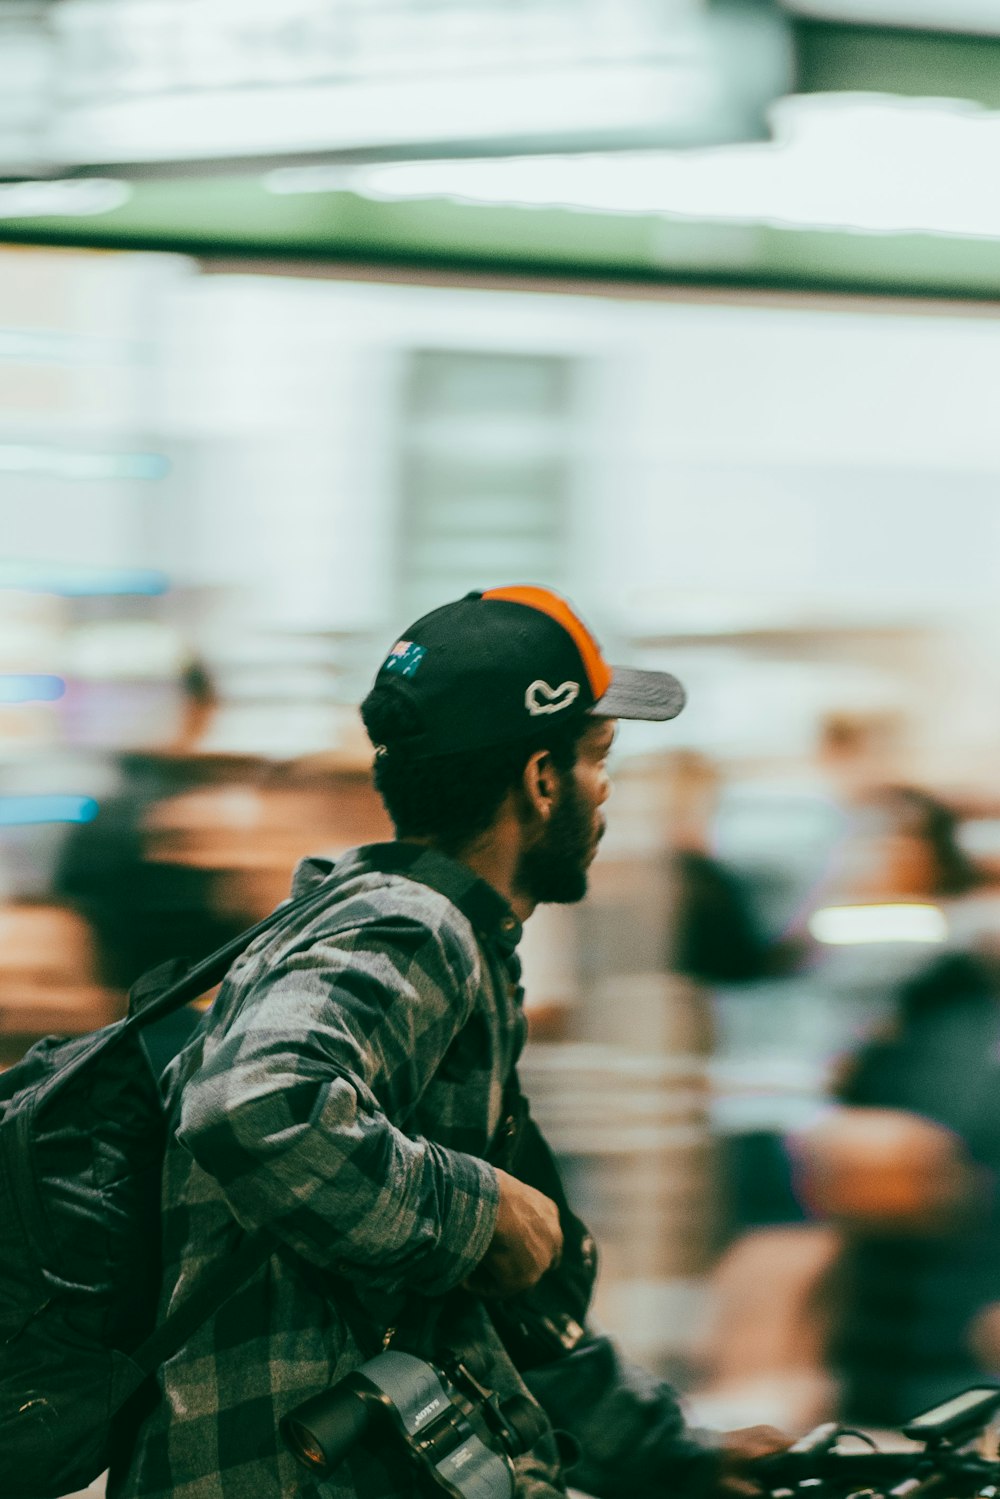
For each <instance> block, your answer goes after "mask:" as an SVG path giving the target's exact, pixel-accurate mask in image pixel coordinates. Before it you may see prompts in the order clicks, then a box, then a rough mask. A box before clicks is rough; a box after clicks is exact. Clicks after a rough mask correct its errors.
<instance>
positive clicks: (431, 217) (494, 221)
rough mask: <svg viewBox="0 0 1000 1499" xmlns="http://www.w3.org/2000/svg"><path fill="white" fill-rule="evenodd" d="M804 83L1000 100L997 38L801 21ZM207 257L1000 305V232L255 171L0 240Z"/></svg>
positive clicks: (5, 227) (167, 182) (181, 182)
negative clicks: (821, 223) (365, 186)
mask: <svg viewBox="0 0 1000 1499" xmlns="http://www.w3.org/2000/svg"><path fill="white" fill-rule="evenodd" d="M795 34H796V40H797V46H798V53H799V60H800V69H799V74H800V83H799V86H800V87H801V88H802V89H803V90H806V91H816V90H823V91H827V90H843V89H864V90H868V91H870V90H877V91H880V92H882V91H891V92H895V93H899V94H909V95H937V96H941V95H950V96H954V97H964V98H973V99H978V100H980V102H982V103H984V104H987V105H995V106H996V107H998V108H1000V38H982V37H980V38H969V37H952V36H936V35H931V34H929V33H924V32H909V31H903V30H890V29H888V28H879V27H859V26H844V25H840V26H838V25H834V24H832V23H825V22H814V21H804V20H803V21H798V22H796V24H795ZM3 240H7V241H8V242H9V243H19V244H37V245H67V246H84V247H91V248H95V249H102V248H106V249H120V250H168V251H170V250H173V251H178V252H181V253H185V254H191V255H196V256H200V257H207V258H211V257H217V258H223V257H224V258H227V259H229V258H250V259H267V258H277V259H283V260H301V261H303V262H307V261H308V262H328V263H337V262H340V263H345V262H359V261H361V262H367V263H370V264H373V265H393V266H399V267H403V268H407V267H410V268H432V269H437V270H442V271H449V270H451V271H456V272H461V273H469V274H473V275H474V274H476V273H503V274H509V275H516V276H520V275H526V276H536V277H537V276H542V277H547V278H553V279H559V278H562V279H569V278H575V277H581V276H583V277H593V278H597V279H604V280H609V281H616V282H622V283H629V282H634V283H637V284H639V283H647V284H648V283H653V284H657V283H661V284H667V283H671V282H690V283H698V284H703V285H723V286H732V285H740V286H748V287H750V286H759V287H777V288H787V289H790V290H812V291H829V292H872V293H879V294H890V295H900V296H914V295H916V296H931V297H934V296H938V297H975V298H990V299H1000V242H995V241H992V240H985V239H979V240H976V239H962V238H958V237H950V236H935V235H920V234H885V235H883V234H867V233H848V232H841V231H832V230H831V231H826V230H799V229H790V228H788V227H779V226H773V225H767V224H725V223H717V222H693V221H690V220H683V219H672V218H670V217H668V216H665V215H658V214H611V213H601V212H597V211H589V210H574V209H567V208H532V207H512V206H505V205H489V204H474V203H459V202H455V201H452V200H450V199H412V200H406V201H399V202H384V201H373V200H370V199H366V198H363V197H360V196H357V195H355V194H352V193H345V192H337V193H325V194H304V195H302V196H291V195H289V196H276V195H274V194H271V193H268V192H267V191H266V190H265V189H264V187H263V185H262V183H261V180H260V178H259V177H258V176H251V175H249V174H244V175H238V174H236V173H233V174H232V175H225V176H220V177H201V176H192V177H187V178H174V179H169V178H164V179H157V178H151V179H148V180H146V181H139V182H136V183H135V184H134V191H133V195H132V197H131V198H130V200H129V201H128V202H127V203H125V204H123V205H122V206H121V207H120V208H117V209H115V210H113V211H112V212H110V213H107V214H102V215H100V216H99V217H93V218H76V219H74V218H62V219H60V218H51V219H37V218H35V219H24V220H21V221H15V220H6V221H0V241H3Z"/></svg>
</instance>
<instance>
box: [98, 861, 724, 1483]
mask: <svg viewBox="0 0 1000 1499" xmlns="http://www.w3.org/2000/svg"><path fill="white" fill-rule="evenodd" d="M321 881H322V882H323V883H324V885H325V888H327V889H328V891H329V900H328V901H321V903H320V908H319V909H317V908H316V907H314V906H312V905H310V906H309V909H308V910H307V911H306V912H304V913H302V912H299V913H294V912H293V913H290V915H289V920H288V922H287V923H282V924H280V925H279V926H278V928H276V929H275V930H273V931H272V932H269V933H267V934H265V935H264V936H262V937H259V938H258V939H257V940H256V941H255V942H254V943H253V944H252V945H251V946H250V947H249V948H248V949H247V950H246V952H245V953H244V954H243V955H242V956H241V957H240V958H239V959H238V960H237V961H236V963H235V964H234V965H233V967H232V968H231V970H230V972H229V974H228V975H227V978H226V980H225V982H224V984H223V986H222V988H221V990H220V992H219V995H218V997H217V999H216V1000H215V1003H214V1004H213V1006H212V1009H211V1011H210V1012H209V1013H208V1015H207V1016H206V1018H205V1021H204V1025H203V1027H202V1028H201V1030H200V1032H199V1034H198V1036H197V1037H196V1038H195V1040H194V1041H192V1042H191V1043H190V1044H189V1045H188V1046H187V1047H186V1048H185V1049H184V1051H183V1052H181V1054H180V1056H179V1057H178V1058H177V1059H176V1061H175V1062H174V1064H173V1066H172V1069H171V1071H170V1072H169V1073H168V1076H167V1079H166V1087H167V1090H168V1093H167V1096H168V1103H169V1106H170V1123H169V1131H168V1141H167V1148H166V1157H165V1166H164V1177H163V1197H162V1202H163V1263H164V1277H163V1293H162V1298H161V1305H160V1313H161V1315H164V1314H165V1313H166V1312H167V1310H168V1309H171V1308H173V1307H175V1306H177V1305H180V1304H183V1303H184V1302H185V1301H186V1299H187V1298H188V1297H189V1296H190V1295H191V1294H192V1292H193V1290H194V1289H196V1288H197V1286H198V1285H199V1284H201V1283H203V1281H204V1279H205V1278H206V1277H208V1276H209V1275H212V1274H215V1273H217V1269H216V1267H217V1266H218V1264H219V1263H220V1262H225V1257H226V1256H231V1255H232V1254H233V1253H234V1252H235V1250H236V1249H237V1248H238V1246H239V1245H240V1244H241V1243H244V1242H245V1236H246V1235H247V1234H255V1233H260V1232H263V1233H264V1234H266V1235H267V1236H269V1237H270V1238H271V1239H273V1241H274V1244H275V1252H274V1253H272V1254H271V1255H270V1257H269V1258H268V1259H267V1261H266V1263H264V1264H262V1265H261V1267H260V1269H259V1271H258V1272H257V1273H255V1274H254V1275H253V1277H252V1278H251V1279H250V1280H249V1281H248V1282H247V1283H246V1284H245V1285H244V1286H243V1287H242V1288H241V1289H240V1290H238V1291H237V1292H236V1293H235V1294H234V1295H232V1296H231V1298H230V1299H229V1300H228V1301H227V1302H226V1303H225V1304H224V1305H223V1306H222V1307H221V1308H220V1309H219V1310H218V1311H217V1312H216V1314H215V1315H214V1316H213V1317H211V1318H209V1320H208V1321H207V1322H206V1323H205V1324H204V1325H203V1326H202V1327H201V1328H200V1329H199V1331H198V1332H197V1333H195V1335H194V1336H193V1337H192V1338H191V1339H190V1340H189V1341H188V1343H187V1344H186V1345H185V1347H184V1348H182V1349H181V1350H180V1352H178V1353H177V1354H176V1355H174V1357H172V1358H170V1359H168V1360H167V1362H166V1363H165V1364H164V1366H163V1367H162V1369H161V1370H160V1372H159V1375H158V1380H159V1385H160V1399H159V1400H158V1401H157V1402H156V1404H155V1406H154V1407H153V1409H152V1410H151V1412H150V1414H149V1415H148V1416H147V1418H146V1420H145V1421H144V1423H143V1424H142V1426H141V1427H140V1429H139V1433H138V1436H137V1439H136V1441H135V1444H134V1446H133V1449H132V1451H131V1454H130V1455H128V1456H127V1457H126V1458H124V1459H123V1460H122V1461H121V1462H120V1463H119V1464H116V1465H115V1467H114V1468H113V1471H112V1475H111V1481H110V1484H109V1496H110V1499H168V1496H169V1499H357V1496H362V1499H408V1496H411V1495H413V1496H415V1495H416V1494H417V1493H418V1489H417V1486H416V1481H415V1475H414V1473H413V1470H412V1468H411V1467H410V1466H409V1465H408V1463H409V1460H408V1459H407V1458H406V1457H405V1455H404V1454H403V1453H402V1451H401V1448H402V1444H401V1443H399V1442H393V1441H392V1440H390V1441H382V1442H373V1443H371V1444H370V1445H369V1444H361V1445H359V1446H358V1447H357V1448H356V1449H355V1450H354V1452H353V1453H352V1455H351V1456H350V1457H349V1458H348V1459H347V1461H346V1462H345V1463H343V1464H342V1465H341V1466H340V1467H339V1468H338V1469H337V1470H336V1472H335V1473H334V1475H333V1476H332V1477H331V1478H330V1479H328V1480H326V1481H325V1482H320V1481H318V1480H316V1479H314V1478H313V1477H311V1476H310V1474H309V1473H308V1472H307V1471H306V1470H305V1469H303V1468H301V1467H300V1466H299V1465H298V1464H297V1463H296V1462H295V1460H294V1459H293V1458H292V1457H291V1455H290V1454H289V1453H288V1452H287V1451H286V1450H285V1448H284V1446H283V1444H282V1443H281V1441H280V1439H279V1436H278V1423H279V1421H280V1419H281V1417H282V1416H283V1415H285V1414H286V1412H288V1411H290V1410H292V1409H293V1408H294V1407H295V1406H297V1405H299V1404H300V1403H301V1402H302V1401H303V1400H305V1399H307V1398H309V1397H310V1396H311V1395H314V1394H317V1393H318V1392H319V1391H321V1390H323V1389H326V1388H327V1387H328V1386H329V1385H330V1384H332V1383H333V1382H334V1381H336V1380H337V1379H339V1378H341V1377H342V1376H343V1375H344V1374H346V1373H348V1372H349V1371H350V1370H351V1369H353V1368H356V1367H357V1366H358V1365H359V1364H360V1363H362V1362H363V1361H364V1360H365V1359H366V1358H369V1357H371V1356H372V1354H373V1353H374V1352H375V1351H377V1348H378V1346H379V1339H380V1335H381V1333H382V1332H383V1331H385V1330H386V1329H388V1328H389V1327H390V1326H396V1325H398V1326H400V1327H405V1326H406V1325H407V1320H408V1318H410V1317H411V1315H412V1313H413V1310H414V1308H415V1307H417V1308H420V1307H423V1308H427V1307H432V1306H434V1305H440V1304H441V1299H442V1298H443V1297H445V1296H446V1293H448V1292H449V1291H451V1290H452V1289H453V1288H454V1287H456V1286H458V1285H460V1284H461V1282H462V1281H463V1280H464V1278H465V1277H466V1276H467V1275H468V1273H469V1272H470V1271H471V1270H472V1269H473V1268H474V1266H476V1265H477V1264H478V1262H479V1261H480V1259H481V1258H482V1257H483V1255H484V1254H485V1252H486V1249H487V1248H488V1246H489V1243H490V1240H491V1238H492V1234H493V1229H494V1225H495V1221H496V1210H497V1200H498V1188H497V1179H496V1175H495V1172H494V1170H493V1168H492V1167H491V1166H490V1165H488V1164H486V1162H485V1161H484V1160H483V1157H484V1156H485V1155H486V1154H487V1152H488V1149H489V1146H490V1143H491V1140H492V1138H493V1136H494V1134H495V1132H496V1130H497V1126H498V1125H499V1123H500V1121H501V1113H502V1107H503V1101H504V1090H505V1084H506V1081H507V1079H508V1077H509V1076H510V1073H511V1071H512V1069H513V1068H514V1065H515V1063H516V1060H517V1057H518V1055H519V1053H520V1050H521V1047H522V1045H523V1041H524V1035H525V1022H524V1016H523V1012H522V1007H521V990H520V987H519V976H520V968H519V964H518V959H517V956H516V952H515V948H516V945H517V942H518V939H519V937H520V934H521V928H520V924H519V923H518V921H517V920H516V918H515V917H514V916H513V914H512V913H511V911H510V908H509V907H508V906H507V904H506V902H505V901H504V900H503V899H502V898H501V897H500V896H499V895H498V894H497V892H496V891H495V890H493V889H492V888H491V887H490V886H489V885H487V884H485V883H484V882H483V881H481V880H478V879H476V877H475V876H474V875H473V874H472V872H471V871H470V870H469V869H467V868H466V867H465V866H464V865H461V864H459V863H456V862H455V861H453V860H451V859H448V858H445V857H444V856H443V855H440V854H437V853H435V852H432V851H429V850H426V849H421V848H419V847H416V846H413V845H407V844H403V843H393V844H378V845H372V846H370V847H367V848H362V849H357V850H354V851H352V852H351V853H349V854H347V855H346V856H345V857H343V858H342V859H340V860H339V861H338V863H337V865H336V867H335V868H334V870H333V872H332V874H331V873H330V870H329V865H328V864H324V863H323V862H322V861H312V860H307V861H305V863H304V864H303V865H301V866H300V868H299V870H298V871H297V873H296V878H295V883H294V886H293V894H299V893H300V892H302V891H304V890H305V889H307V888H308V887H309V886H315V888H316V889H317V891H318V889H319V885H320V882H321ZM345 1282H347V1283H349V1285H350V1287H351V1290H350V1297H349V1299H350V1302H351V1306H350V1308H348V1307H347V1305H346V1302H345V1298H344V1297H343V1295H341V1296H339V1297H338V1287H339V1288H340V1291H341V1292H343V1287H344V1284H345ZM453 1299H454V1298H452V1300H453ZM459 1303H460V1305H461V1307H462V1312H461V1315H460V1318H459V1322H458V1323H457V1324H456V1325H455V1327H453V1328H452V1329H451V1331H452V1332H454V1331H455V1330H459V1331H460V1332H461V1334H462V1342H461V1344H460V1346H467V1344H468V1343H469V1342H477V1343H479V1344H480V1345H481V1346H482V1347H484V1348H485V1350H486V1352H487V1354H488V1355H489V1356H491V1357H492V1372H491V1383H492V1384H493V1386H494V1388H496V1389H497V1390H498V1392H499V1393H500V1394H501V1395H502V1396H504V1395H507V1394H511V1393H514V1392H517V1391H520V1392H524V1391H525V1390H526V1385H525V1384H524V1383H523V1382H522V1380H521V1378H520V1376H519V1374H518V1373H517V1371H516V1370H515V1369H514V1366H513V1365H512V1363H511V1362H510V1360H509V1359H508V1357H507V1355H506V1352H505V1350H504V1348H503V1345H502V1343H501V1342H500V1340H499V1338H498V1336H497V1334H496V1332H495V1330H494V1328H493V1325H492V1322H491V1321H490V1319H489V1317H488V1315H487V1313H486V1311H485V1309H484V1307H483V1306H482V1304H481V1303H479V1302H478V1301H476V1300H475V1299H474V1298H472V1297H467V1296H466V1297H460V1298H459ZM359 1311H360V1313H361V1320H362V1321H363V1322H364V1323H365V1327H366V1328H370V1330H371V1335H372V1340H373V1341H371V1342H369V1343H368V1346H363V1344H364V1341H365V1339H364V1336H363V1335H359V1333H358V1327H359V1316H358V1313H359ZM461 1318H464V1319H465V1320H464V1323H463V1322H462V1321H461ZM416 1323H417V1324H419V1317H417V1318H416ZM411 1346H412V1345H411ZM413 1351H418V1350H417V1349H416V1348H415V1347H414V1348H413ZM419 1351H421V1352H423V1353H424V1354H425V1356H426V1355H428V1354H429V1353H430V1349H420V1350H419ZM555 1370H556V1371H557V1377H556V1378H555V1379H552V1378H548V1379H547V1377H546V1372H545V1370H542V1371H538V1372H537V1373H536V1374H533V1375H529V1376H527V1379H528V1383H529V1384H530V1385H531V1387H532V1390H533V1392H534V1394H535V1396H536V1398H538V1399H539V1400H540V1401H541V1403H542V1404H543V1406H545V1407H546V1409H549V1410H550V1411H551V1413H552V1414H553V1416H554V1418H555V1419H556V1420H557V1421H558V1423H559V1425H561V1426H563V1427H565V1428H567V1429H571V1430H573V1431H574V1432H575V1433H577V1435H578V1436H579V1437H580V1438H581V1444H582V1446H583V1448H584V1453H585V1457H584V1462H583V1465H582V1468H581V1469H580V1470H578V1471H579V1472H580V1473H581V1475H582V1478H583V1480H585V1481H586V1483H587V1485H589V1486H592V1488H593V1491H594V1492H595V1493H600V1494H608V1495H618V1494H620V1495H628V1496H629V1499H640V1496H644V1495H647V1494H650V1495H652V1494H656V1495H659V1494H660V1493H661V1492H665V1490H664V1489H663V1488H662V1485H663V1483H664V1480H665V1479H666V1477H667V1475H668V1474H669V1475H670V1476H671V1477H672V1478H673V1484H672V1492H673V1493H675V1494H680V1493H682V1492H686V1493H694V1492H697V1491H698V1490H700V1489H701V1488H702V1487H703V1479H702V1478H700V1475H703V1474H705V1473H706V1472H707V1471H708V1470H707V1469H706V1465H705V1459H706V1457H709V1454H707V1453H706V1452H705V1449H704V1447H703V1446H702V1445H701V1444H699V1443H698V1442H697V1441H696V1440H695V1441H693V1440H691V1437H690V1435H689V1434H687V1433H685V1431H684V1422H683V1417H682V1415H681V1412H680V1409H679V1406H678V1403H677V1400H676V1397H675V1396H674V1394H673V1392H672V1391H671V1390H670V1389H669V1387H668V1386H666V1385H664V1384H662V1383H661V1382H660V1381H655V1380H653V1379H652V1378H651V1377H650V1376H647V1375H645V1374H643V1373H642V1372H641V1371H638V1370H634V1369H631V1368H630V1367H629V1366H628V1365H626V1364H624V1363H623V1362H622V1361H621V1360H620V1358H619V1357H618V1354H617V1351H616V1350H615V1348H614V1345H613V1344H612V1343H610V1342H609V1340H607V1339H606V1338H602V1337H600V1336H599V1335H596V1334H593V1333H592V1332H591V1333H590V1334H589V1335H588V1338H587V1339H586V1341H585V1343H584V1344H583V1345H582V1346H581V1347H580V1349H579V1350H578V1353H577V1354H574V1355H571V1356H569V1362H564V1361H562V1360H560V1361H559V1364H558V1365H557V1366H555ZM515 1466H516V1469H517V1479H518V1494H519V1495H521V1496H524V1499H552V1496H555V1495H559V1494H563V1493H564V1492H565V1487H564V1480H563V1477H562V1474H561V1469H560V1463H559V1457H558V1451H557V1448H556V1444H555V1441H554V1439H553V1438H552V1436H551V1433H550V1434H549V1435H548V1436H547V1437H543V1438H542V1440H541V1441H539V1442H538V1443H537V1444H536V1446H535V1447H534V1449H533V1451H532V1452H531V1453H529V1454H527V1455H526V1456H524V1457H522V1458H519V1459H517V1461H516V1464H515ZM574 1477H576V1473H574ZM578 1481H581V1480H578Z"/></svg>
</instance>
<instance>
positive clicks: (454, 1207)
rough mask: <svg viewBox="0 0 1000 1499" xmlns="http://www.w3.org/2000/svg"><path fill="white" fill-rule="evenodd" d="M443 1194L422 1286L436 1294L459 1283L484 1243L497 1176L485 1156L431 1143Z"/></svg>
mask: <svg viewBox="0 0 1000 1499" xmlns="http://www.w3.org/2000/svg"><path fill="white" fill-rule="evenodd" d="M429 1149H430V1150H431V1151H432V1152H433V1154H434V1155H435V1156H436V1157H437V1159H438V1162H439V1164H440V1168H441V1178H442V1180H443V1181H444V1182H445V1183H446V1186H447V1194H446V1197H445V1200H444V1203H443V1207H442V1213H441V1236H440V1239H439V1241H438V1246H437V1251H436V1252H435V1254H434V1256H433V1263H432V1264H429V1265H428V1270H429V1271H430V1274H429V1275H428V1276H427V1277H426V1278H425V1277H421V1278H422V1280H423V1281H424V1283H423V1285H422V1287H421V1289H422V1290H423V1291H424V1292H425V1293H426V1294H427V1295H431V1296H434V1295H440V1294H442V1293H443V1292H445V1291H450V1290H452V1288H453V1287H455V1286H458V1285H461V1283H462V1281H464V1280H465V1279H466V1277H467V1276H469V1275H471V1274H472V1272H473V1270H475V1268H476V1266H477V1265H478V1264H479V1262H480V1260H481V1259H482V1258H483V1256H484V1255H485V1253H486V1251H487V1250H488V1249H489V1247H490V1244H491V1242H492V1240H493V1233H494V1230H495V1229H496V1222H497V1212H498V1210H499V1207H500V1182H499V1179H498V1177H497V1174H496V1171H495V1170H494V1169H493V1167H492V1166H490V1165H489V1164H488V1163H487V1162H486V1161H481V1160H479V1159H478V1158H477V1157H476V1156H471V1155H465V1154H464V1153H463V1152H462V1151H458V1150H447V1149H446V1148H445V1147H444V1146H443V1145H435V1144H430V1145H429Z"/></svg>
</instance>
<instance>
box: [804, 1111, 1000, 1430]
mask: <svg viewBox="0 0 1000 1499" xmlns="http://www.w3.org/2000/svg"><path fill="white" fill-rule="evenodd" d="M796 1153H797V1157H798V1179H799V1187H800V1191H801V1193H802V1196H803V1200H804V1201H805V1202H806V1204H807V1206H808V1207H809V1209H810V1211H811V1212H812V1214H813V1215H814V1216H815V1217H816V1218H817V1219H818V1220H819V1221H820V1223H822V1224H825V1225H828V1226H829V1227H831V1228H833V1229H834V1230H835V1231H836V1232H837V1233H838V1235H839V1238H840V1247H839V1250H838V1252H837V1255H836V1257H835V1260H834V1263H833V1265H832V1267H831V1273H830V1279H829V1282H828V1284H829V1288H830V1298H829V1308H830V1315H829V1321H828V1326H827V1338H826V1349H825V1359H824V1362H825V1366H826V1368H827V1369H828V1370H829V1372H830V1373H831V1375H832V1376H833V1377H834V1379H835V1380H836V1385H837V1398H836V1405H835V1408H834V1409H833V1410H832V1411H831V1412H829V1413H828V1414H832V1415H836V1416H837V1417H838V1418H839V1419H841V1420H848V1421H857V1422H863V1423H865V1424H867V1425H875V1426H880V1427H891V1426H897V1425H899V1424H900V1423H901V1422H904V1421H905V1420H907V1419H908V1418H909V1417H910V1416H912V1415H914V1414H915V1413H916V1412H917V1411H919V1410H922V1409H925V1408H926V1407H928V1406H930V1405H933V1404H936V1403H937V1402H938V1401H940V1400H943V1399H946V1398H947V1397H948V1396H950V1395H953V1394H955V1392H956V1391H958V1390H961V1389H963V1388H966V1387H968V1386H969V1385H970V1384H975V1383H977V1382H978V1381H981V1379H982V1377H983V1374H984V1372H986V1373H988V1374H990V1375H993V1374H995V1372H996V1365H995V1364H986V1365H984V1364H983V1362H982V1353H983V1350H982V1348H981V1347H979V1346H977V1337H979V1338H980V1339H981V1337H982V1318H983V1314H984V1311H985V1310H986V1309H988V1308H990V1307H992V1306H993V1305H994V1304H995V1303H996V1302H997V1299H998V1297H1000V1235H998V1228H1000V1221H998V1213H997V1200H996V1176H995V1171H993V1170H990V1169H989V1168H987V1167H986V1166H985V1165H984V1163H983V1162H981V1161H977V1160H976V1159H975V1158H974V1157H973V1156H972V1154H971V1152H970V1151H969V1150H968V1149H967V1148H966V1145H965V1142H964V1141H963V1140H962V1139H961V1138H960V1137H959V1136H958V1135H957V1134H955V1133H954V1132H953V1131H952V1130H950V1129H948V1128H946V1127H945V1126H944V1125H942V1124H940V1123H938V1122H936V1121H934V1120H932V1119H929V1118H925V1117H922V1116H920V1115H919V1114H915V1113H911V1112H908V1111H904V1110H901V1109H894V1108H867V1107H865V1108H860V1107H859V1108H844V1109H837V1110H835V1111H833V1113H832V1114H830V1115H829V1116H828V1117H827V1118H826V1119H825V1120H823V1121H821V1122H820V1124H818V1125H817V1126H816V1127H814V1128H813V1129H812V1130H810V1131H807V1132H805V1133H804V1134H803V1135H802V1137H800V1139H799V1140H798V1141H797V1143H796Z"/></svg>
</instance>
